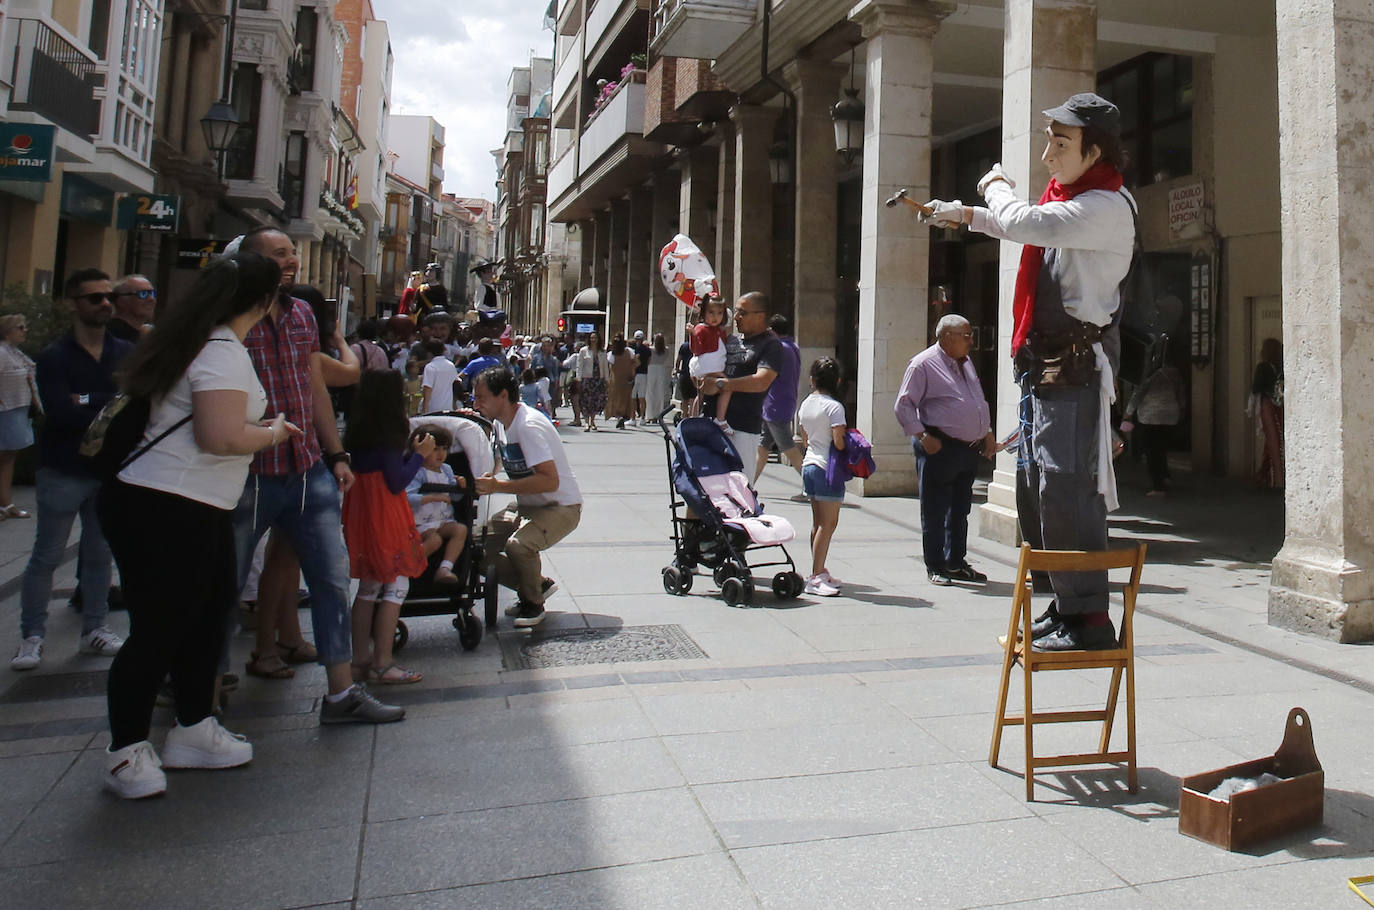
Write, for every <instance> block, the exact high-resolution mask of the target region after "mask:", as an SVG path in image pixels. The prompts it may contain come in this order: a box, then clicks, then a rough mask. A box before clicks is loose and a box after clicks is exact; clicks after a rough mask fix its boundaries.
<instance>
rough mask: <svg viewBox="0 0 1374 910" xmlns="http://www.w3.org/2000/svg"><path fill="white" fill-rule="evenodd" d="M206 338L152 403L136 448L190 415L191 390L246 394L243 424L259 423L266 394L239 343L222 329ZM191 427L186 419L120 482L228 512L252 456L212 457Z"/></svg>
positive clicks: (240, 492) (240, 491) (123, 474)
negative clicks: (163, 394)
mask: <svg viewBox="0 0 1374 910" xmlns="http://www.w3.org/2000/svg"><path fill="white" fill-rule="evenodd" d="M210 338H211V340H210V341H207V342H205V346H204V347H203V348H201V349H200V353H199V354H197V355H196V359H195V360H192V361H191V365H190V366H189V367H187V368H186V372H185V374H183V375H182V377H181V378H180V379H178V380H177V382H176V385H174V386H172V390H171V391H170V392H168V393H167V394H166V395H165V396H164V397H162V398H161V399H159V400H157V401H154V402H153V406H152V409H151V412H150V413H149V415H148V429H147V430H145V431H144V433H143V439H142V441H140V442H139V448H142V447H143V446H146V445H147V444H148V443H150V442H152V441H153V440H154V439H156V438H157V437H158V436H159V435H161V434H162V433H163V432H164V431H166V430H167V429H168V428H169V427H171V426H172V425H173V424H175V423H176V422H177V421H178V420H181V419H182V418H183V417H185V416H186V415H188V414H190V413H191V395H192V393H194V392H218V391H225V390H234V391H240V392H247V393H248V406H247V408H246V409H245V411H244V415H243V419H244V422H245V423H257V422H258V421H259V420H261V419H262V415H263V412H265V411H266V410H267V395H266V393H265V392H263V390H262V383H261V382H259V381H258V374H257V372H256V371H255V370H254V369H253V361H252V360H251V359H250V358H249V357H248V351H247V350H245V349H244V347H243V343H242V342H241V341H239V339H238V337H237V336H236V335H235V334H234V332H233V330H231V329H230V328H228V327H227V326H220V327H219V328H217V329H215V330H214V331H213V332H211V333H210ZM192 423H193V421H187V422H186V423H185V424H183V425H182V426H179V427H177V428H176V430H175V431H174V432H172V433H171V434H170V435H168V436H167V438H166V439H163V440H162V441H161V442H159V443H158V444H157V445H155V446H153V447H152V448H151V449H149V450H148V451H147V452H145V453H144V454H143V455H140V456H139V457H138V458H137V459H135V460H134V462H133V463H132V464H130V465H129V466H128V467H127V468H125V469H124V470H122V471H120V472H119V479H120V480H122V481H124V482H125V483H129V484H133V485H134V486H139V487H147V488H149V489H152V490H161V491H162V492H164V493H173V494H175V495H177V496H182V497H185V498H186V499H193V500H195V501H196V502H203V503H205V504H207V505H211V506H214V507H215V508H217V509H232V508H234V507H235V506H236V505H238V502H239V498H240V497H241V496H243V482H244V481H245V480H247V478H248V465H249V463H250V462H252V460H253V456H252V455H211V454H209V453H207V452H203V451H201V449H200V447H199V446H198V445H196V437H195V434H194V432H193V431H192ZM135 451H137V449H135Z"/></svg>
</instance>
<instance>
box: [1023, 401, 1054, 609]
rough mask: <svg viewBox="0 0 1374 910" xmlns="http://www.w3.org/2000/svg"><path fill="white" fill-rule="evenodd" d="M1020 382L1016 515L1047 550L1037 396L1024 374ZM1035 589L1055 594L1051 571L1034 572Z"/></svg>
mask: <svg viewBox="0 0 1374 910" xmlns="http://www.w3.org/2000/svg"><path fill="white" fill-rule="evenodd" d="M1017 384H1018V385H1020V387H1021V402H1020V404H1019V406H1018V409H1017V414H1018V416H1019V417H1020V420H1021V439H1022V442H1021V446H1020V447H1019V448H1018V450H1017V455H1016V518H1017V524H1018V525H1020V528H1021V539H1022V540H1024V541H1025V542H1026V543H1028V544H1030V545H1031V548H1032V549H1035V550H1043V549H1045V541H1044V538H1043V537H1041V535H1040V469H1039V468H1038V467H1036V465H1035V460H1034V459H1032V458H1031V457H1030V455H1029V452H1030V450H1031V437H1032V436H1033V435H1034V432H1033V427H1034V420H1035V413H1034V410H1035V409H1034V406H1033V405H1032V399H1033V398H1034V395H1033V393H1032V392H1031V391H1030V384H1029V382H1028V380H1027V379H1026V377H1025V376H1024V375H1022V376H1020V377H1018V378H1017ZM1031 590H1032V591H1034V592H1035V593H1036V594H1050V593H1053V591H1054V586H1053V585H1051V584H1050V573H1048V572H1044V571H1039V570H1037V571H1034V572H1032V573H1031Z"/></svg>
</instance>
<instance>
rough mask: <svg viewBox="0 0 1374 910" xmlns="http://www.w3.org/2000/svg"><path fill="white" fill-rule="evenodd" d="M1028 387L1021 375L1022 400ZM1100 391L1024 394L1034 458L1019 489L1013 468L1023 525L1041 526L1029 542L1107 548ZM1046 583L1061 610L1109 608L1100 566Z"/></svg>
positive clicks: (1070, 547)
mask: <svg viewBox="0 0 1374 910" xmlns="http://www.w3.org/2000/svg"><path fill="white" fill-rule="evenodd" d="M1028 391H1029V379H1028V378H1023V379H1022V393H1023V397H1025V393H1026V392H1028ZM1099 394H1100V392H1099V389H1098V387H1097V386H1096V385H1092V386H1086V387H1083V388H1073V387H1068V388H1045V389H1042V390H1041V391H1039V392H1037V393H1034V394H1032V395H1030V396H1029V397H1030V401H1029V404H1030V410H1031V423H1030V436H1029V440H1028V441H1029V444H1030V453H1031V458H1030V464H1029V465H1028V466H1027V468H1026V471H1025V478H1026V483H1025V484H1024V486H1025V490H1024V491H1023V490H1022V486H1023V484H1021V483H1020V482H1019V481H1020V475H1019V473H1018V483H1017V506H1018V508H1020V509H1022V510H1023V511H1022V513H1021V524H1022V527H1023V529H1025V528H1026V527H1027V526H1033V525H1035V524H1038V525H1039V529H1040V539H1039V540H1038V541H1037V540H1035V539H1033V538H1032V536H1031V535H1029V534H1027V535H1026V539H1027V541H1028V542H1029V543H1030V544H1031V546H1033V547H1037V548H1040V547H1043V548H1044V549H1048V550H1105V549H1107V504H1106V501H1105V500H1104V499H1103V498H1102V494H1101V493H1099V492H1098V491H1097V420H1098V412H1099V411H1100V410H1101V402H1100V399H1099V397H1098V396H1099ZM1023 500H1024V501H1023ZM1028 506H1029V507H1030V508H1029V509H1027V508H1026V507H1028ZM1036 516H1038V521H1037V519H1036ZM1050 585H1051V587H1052V588H1053V589H1054V596H1055V601H1056V602H1057V604H1058V610H1059V612H1060V613H1063V614H1069V615H1072V614H1084V613H1101V612H1104V611H1105V610H1106V609H1107V573H1106V572H1105V571H1102V572H1051V573H1050Z"/></svg>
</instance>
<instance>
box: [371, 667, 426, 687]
mask: <svg viewBox="0 0 1374 910" xmlns="http://www.w3.org/2000/svg"><path fill="white" fill-rule="evenodd" d="M393 672H394V673H396V674H397V675H396V676H387V674H388V673H393ZM367 678H368V681H369V682H374V683H378V684H379V685H383V686H408V685H410V684H411V683H417V682H419V681H420V680H422V679H424V678H425V677H424V675H423V674H421V673H417V672H415V671H414V670H407V669H406V668H405V667H401V666H398V665H396V664H387V665H386V666H385V667H382V668H381V669H380V670H368V671H367Z"/></svg>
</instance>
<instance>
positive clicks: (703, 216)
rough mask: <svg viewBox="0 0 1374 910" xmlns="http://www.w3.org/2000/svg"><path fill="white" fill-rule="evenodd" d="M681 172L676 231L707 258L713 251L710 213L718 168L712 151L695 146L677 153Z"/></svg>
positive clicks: (711, 211)
mask: <svg viewBox="0 0 1374 910" xmlns="http://www.w3.org/2000/svg"><path fill="white" fill-rule="evenodd" d="M678 161H679V163H680V165H681V171H682V178H681V179H682V195H681V197H680V198H679V203H678V229H679V230H681V231H682V233H684V234H686V235H687V236H688V237H690V238H692V242H693V243H695V244H696V245H697V246H698V247H700V248H701V249H702V251H703V252H705V253H706V255H707V256H708V257H709V256H710V255H711V251H712V250H714V249H715V248H716V231H715V225H714V224H713V214H714V209H715V206H716V184H717V182H718V180H719V176H720V174H719V171H720V165H719V163H718V162H717V160H716V150H715V149H714V148H711V147H710V146H707V145H697V146H692V147H691V148H685V149H680V150H679V151H678Z"/></svg>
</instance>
